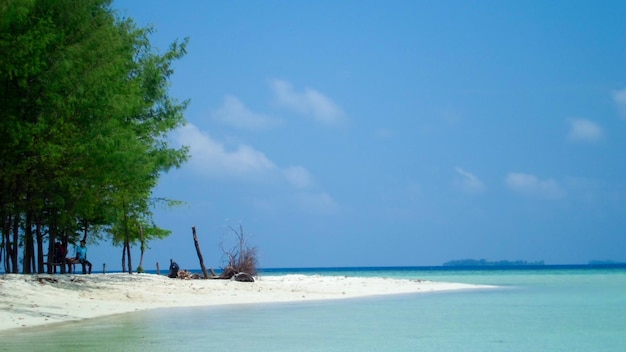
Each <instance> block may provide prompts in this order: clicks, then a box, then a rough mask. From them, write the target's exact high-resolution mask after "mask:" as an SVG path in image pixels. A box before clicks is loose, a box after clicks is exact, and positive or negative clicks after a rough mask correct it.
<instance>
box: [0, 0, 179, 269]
mask: <svg viewBox="0 0 626 352" xmlns="http://www.w3.org/2000/svg"><path fill="white" fill-rule="evenodd" d="M151 32H152V29H151V28H139V27H137V26H136V24H135V23H134V22H133V20H132V19H129V18H121V17H120V16H118V15H117V14H116V12H115V11H114V10H113V9H112V8H111V2H110V1H108V0H83V1H73V0H0V126H1V128H2V131H3V137H2V138H0V219H1V221H2V223H1V228H0V232H1V233H2V243H1V244H0V246H1V248H0V250H2V251H3V252H4V253H5V256H4V259H3V261H4V266H5V270H6V271H7V272H17V271H18V266H19V259H18V258H19V255H18V251H19V248H22V249H23V255H22V263H21V264H22V268H23V271H24V273H31V272H35V271H39V272H41V271H43V270H45V269H44V265H43V263H44V258H43V256H44V255H45V254H47V253H50V252H51V251H52V248H53V243H54V242H55V241H63V242H65V243H68V242H70V243H75V242H76V241H77V240H78V239H79V238H83V239H86V238H87V237H88V236H87V235H88V234H90V235H91V236H90V239H91V238H98V237H100V236H104V235H106V234H108V235H110V237H111V238H112V240H113V243H114V244H121V245H123V246H124V248H125V250H126V249H130V245H131V244H133V243H136V242H138V241H140V238H141V241H142V243H143V242H144V240H145V241H149V240H150V239H153V238H161V237H164V236H166V235H167V234H168V233H169V232H168V231H166V230H164V229H160V228H159V227H157V226H156V224H155V223H154V221H153V219H152V212H151V209H152V207H153V206H154V202H155V198H154V197H153V196H152V191H153V189H154V187H155V186H156V185H157V182H158V179H159V176H160V175H161V174H162V173H163V172H166V171H168V170H170V169H171V168H175V167H179V166H180V165H181V164H182V163H183V162H185V160H186V159H187V157H188V151H187V149H186V148H184V147H183V148H174V147H172V146H170V145H169V144H168V141H167V134H168V132H169V131H171V130H173V129H175V128H177V127H179V126H181V125H182V124H184V122H185V121H184V115H183V112H184V109H185V107H186V105H187V102H186V101H185V102H178V101H176V100H175V99H173V98H172V97H170V95H169V94H168V86H169V78H170V77H171V75H172V74H173V69H172V63H173V61H175V60H177V59H179V58H181V57H182V56H183V55H184V54H185V52H186V44H187V40H186V39H185V40H183V41H181V42H174V43H173V44H172V45H171V46H170V47H169V48H168V50H166V51H165V52H164V53H162V54H160V53H159V52H158V50H156V49H155V48H154V47H152V45H151V44H150V41H149V35H150V34H151ZM140 229H143V230H140ZM46 244H47V245H48V247H47V248H45V247H44V246H45V245H46ZM0 253H1V252H0ZM128 260H129V269H130V251H128ZM131 270H132V269H131Z"/></svg>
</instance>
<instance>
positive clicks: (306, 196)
mask: <svg viewBox="0 0 626 352" xmlns="http://www.w3.org/2000/svg"><path fill="white" fill-rule="evenodd" d="M295 201H296V203H297V205H298V206H299V207H300V208H301V209H303V210H306V211H308V212H311V213H321V214H334V213H337V212H338V211H339V205H338V204H337V202H335V200H334V199H333V197H331V196H330V195H329V194H328V193H325V192H320V193H300V194H297V195H296V197H295Z"/></svg>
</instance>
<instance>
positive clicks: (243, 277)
mask: <svg viewBox="0 0 626 352" xmlns="http://www.w3.org/2000/svg"><path fill="white" fill-rule="evenodd" d="M231 280H235V281H239V282H254V277H253V276H252V275H250V274H248V273H237V274H235V276H233V277H232V278H231Z"/></svg>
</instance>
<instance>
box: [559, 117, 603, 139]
mask: <svg viewBox="0 0 626 352" xmlns="http://www.w3.org/2000/svg"><path fill="white" fill-rule="evenodd" d="M603 136H604V131H603V130H602V127H600V126H599V125H597V124H596V123H594V122H591V121H589V120H587V119H572V120H570V130H569V134H568V138H569V139H570V140H572V141H576V142H596V141H598V140H601V139H602V137H603Z"/></svg>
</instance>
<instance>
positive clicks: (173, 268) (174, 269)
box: [167, 258, 180, 279]
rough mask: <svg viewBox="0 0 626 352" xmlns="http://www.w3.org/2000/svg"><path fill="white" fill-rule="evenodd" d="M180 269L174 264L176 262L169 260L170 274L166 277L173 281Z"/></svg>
mask: <svg viewBox="0 0 626 352" xmlns="http://www.w3.org/2000/svg"><path fill="white" fill-rule="evenodd" d="M179 269H180V267H179V266H178V264H176V262H175V261H174V260H173V259H171V258H170V273H169V275H167V277H169V278H172V279H175V278H177V277H178V270H179Z"/></svg>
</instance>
